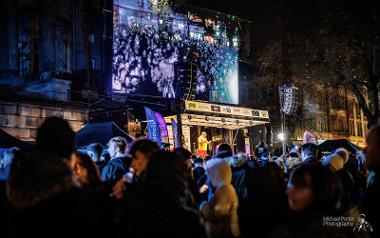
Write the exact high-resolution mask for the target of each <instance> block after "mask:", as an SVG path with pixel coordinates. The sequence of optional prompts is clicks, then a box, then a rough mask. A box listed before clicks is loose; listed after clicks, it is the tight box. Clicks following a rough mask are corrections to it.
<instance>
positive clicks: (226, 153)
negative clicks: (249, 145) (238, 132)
mask: <svg viewBox="0 0 380 238" xmlns="http://www.w3.org/2000/svg"><path fill="white" fill-rule="evenodd" d="M232 155H233V152H232V148H231V146H230V145H229V144H227V143H222V144H220V145H218V147H217V148H216V155H215V158H219V159H224V158H227V157H231V156H232Z"/></svg>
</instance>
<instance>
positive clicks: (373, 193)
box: [363, 125, 380, 237]
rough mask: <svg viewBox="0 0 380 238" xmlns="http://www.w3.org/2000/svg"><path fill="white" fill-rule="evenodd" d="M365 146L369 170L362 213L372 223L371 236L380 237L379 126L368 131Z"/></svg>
mask: <svg viewBox="0 0 380 238" xmlns="http://www.w3.org/2000/svg"><path fill="white" fill-rule="evenodd" d="M366 141H367V147H366V148H365V155H366V165H367V168H368V170H369V171H370V174H369V176H368V177H369V178H368V184H367V191H366V194H365V198H364V202H363V214H364V215H365V216H366V220H367V221H368V222H369V223H370V224H371V225H372V227H373V233H371V237H380V218H379V214H380V211H379V204H378V203H379V201H380V178H379V176H380V126H379V125H378V126H376V127H374V128H372V129H371V130H370V131H369V132H368V136H367V139H366Z"/></svg>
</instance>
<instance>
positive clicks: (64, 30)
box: [0, 0, 112, 141]
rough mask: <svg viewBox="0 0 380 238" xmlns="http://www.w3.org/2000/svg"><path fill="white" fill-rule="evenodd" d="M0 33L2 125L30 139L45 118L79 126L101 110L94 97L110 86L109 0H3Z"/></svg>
mask: <svg viewBox="0 0 380 238" xmlns="http://www.w3.org/2000/svg"><path fill="white" fill-rule="evenodd" d="M0 32H1V37H0V129H2V130H4V131H6V132H7V133H9V134H11V135H13V136H15V137H17V138H19V139H22V140H26V141H33V140H34V138H35V137H36V129H37V128H38V126H39V125H40V124H41V123H42V122H43V120H44V119H45V118H46V117H49V116H59V117H62V118H64V119H66V120H68V121H69V122H70V124H71V125H72V127H73V129H74V130H75V131H77V130H79V129H80V128H81V126H82V125H83V124H84V123H85V122H86V121H87V120H88V112H89V111H91V110H97V109H98V108H97V106H99V107H100V108H102V109H104V107H102V106H101V105H100V104H96V103H94V102H97V101H105V100H101V98H100V97H99V95H101V94H106V93H107V92H108V90H109V88H110V86H109V85H108V83H110V82H109V81H106V79H107V78H110V77H111V76H110V75H111V68H112V67H111V66H112V65H111V64H112V50H111V49H112V1H108V0H17V1H14V0H3V1H0ZM107 75H109V76H108V77H107ZM94 104H96V105H95V106H94Z"/></svg>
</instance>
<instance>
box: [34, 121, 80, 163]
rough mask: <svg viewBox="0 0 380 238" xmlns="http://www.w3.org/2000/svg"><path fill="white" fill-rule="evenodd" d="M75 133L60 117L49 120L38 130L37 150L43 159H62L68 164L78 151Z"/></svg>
mask: <svg viewBox="0 0 380 238" xmlns="http://www.w3.org/2000/svg"><path fill="white" fill-rule="evenodd" d="M75 142H76V138H75V132H74V131H73V129H72V128H71V126H70V125H69V123H68V122H67V121H65V120H64V119H62V118H59V117H49V118H47V119H46V120H45V121H44V122H43V123H42V124H41V126H40V127H39V128H38V130H37V138H36V144H35V149H36V152H37V153H39V154H40V155H41V157H45V158H46V157H49V156H52V157H55V158H61V159H62V160H65V161H66V162H68V161H69V160H70V157H71V154H72V153H73V152H74V151H75V150H76V145H75Z"/></svg>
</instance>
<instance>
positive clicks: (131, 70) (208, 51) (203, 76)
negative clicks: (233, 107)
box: [112, 0, 239, 104]
mask: <svg viewBox="0 0 380 238" xmlns="http://www.w3.org/2000/svg"><path fill="white" fill-rule="evenodd" d="M191 17H192V15H190V14H188V15H185V14H179V13H173V12H172V13H171V16H170V18H169V20H167V21H164V20H162V19H160V18H159V17H158V16H157V15H156V14H154V13H153V12H152V11H151V9H150V5H149V3H148V1H142V0H119V1H117V0H115V1H114V35H113V36H114V37H113V69H112V89H113V92H114V93H116V94H139V95H150V96H161V97H167V98H175V97H181V96H183V95H184V94H185V93H186V90H187V89H188V88H189V85H190V78H193V86H192V88H193V89H194V90H193V92H194V93H195V98H194V99H195V100H203V101H210V102H216V103H227V104H237V103H238V97H239V96H238V46H237V45H235V44H234V41H229V39H228V38H227V34H226V30H225V29H226V27H225V23H223V22H220V21H214V20H211V19H207V20H203V19H201V20H199V19H195V18H194V19H192V18H191ZM210 29H211V30H212V31H211V32H212V33H213V34H209V33H208V32H210ZM190 62H193V65H195V66H196V67H193V69H194V68H195V70H193V72H189V63H190ZM191 75H193V77H191Z"/></svg>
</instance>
